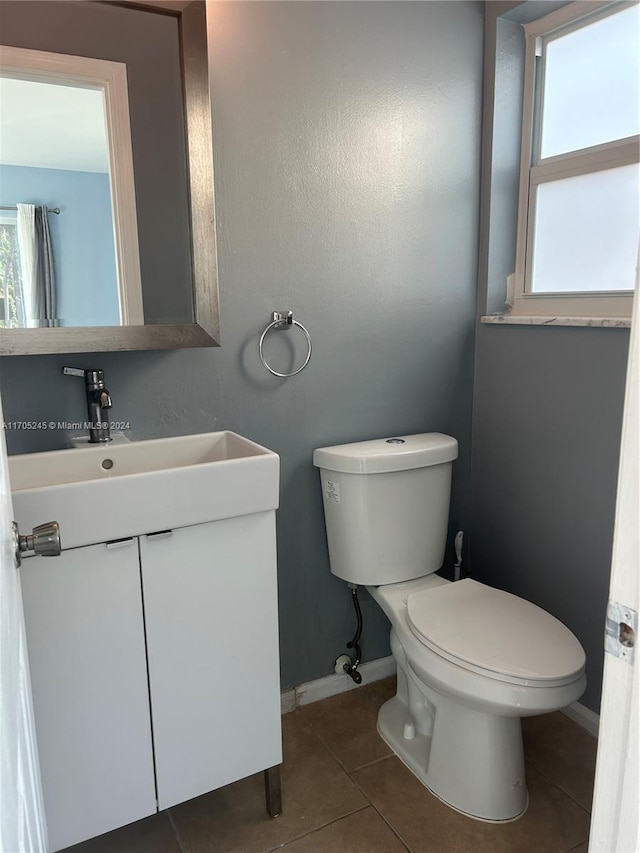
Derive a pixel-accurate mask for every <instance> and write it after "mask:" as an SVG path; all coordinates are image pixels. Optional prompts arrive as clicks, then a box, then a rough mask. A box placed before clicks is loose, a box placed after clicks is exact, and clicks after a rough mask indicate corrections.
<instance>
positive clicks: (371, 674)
mask: <svg viewBox="0 0 640 853" xmlns="http://www.w3.org/2000/svg"><path fill="white" fill-rule="evenodd" d="M358 671H359V672H360V674H361V675H362V684H371V682H373V681H380V679H381V678H387V677H388V676H390V675H395V674H396V662H395V660H394V658H393V656H392V655H389V657H386V658H378V660H372V661H369V662H368V663H363V664H362V666H359V667H358ZM358 686H361V685H357V684H355V683H354V682H353V681H352V680H351V679H350V678H349V676H348V675H337V674H334V675H326V676H324V678H316V679H315V681H307V682H305V683H304V684H300V685H299V686H298V687H294V688H293V689H292V690H287V691H286V692H285V693H282V694H281V695H280V703H281V708H282V713H283V714H288V713H289V711H293V710H294V708H297V707H298V706H300V705H310V704H311V703H312V702H319V701H320V700H321V699H328V698H329V696H337V695H338V694H339V693H346V692H347V690H354V689H355V688H356V687H358Z"/></svg>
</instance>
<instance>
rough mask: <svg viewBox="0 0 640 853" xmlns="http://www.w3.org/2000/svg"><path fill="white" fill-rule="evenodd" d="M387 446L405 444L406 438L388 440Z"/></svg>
mask: <svg viewBox="0 0 640 853" xmlns="http://www.w3.org/2000/svg"><path fill="white" fill-rule="evenodd" d="M386 443H387V444H404V443H405V441H404V438H388V439H387V441H386Z"/></svg>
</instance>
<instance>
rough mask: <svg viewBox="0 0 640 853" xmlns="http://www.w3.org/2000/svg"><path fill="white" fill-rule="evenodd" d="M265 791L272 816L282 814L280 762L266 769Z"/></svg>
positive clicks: (268, 809) (268, 808)
mask: <svg viewBox="0 0 640 853" xmlns="http://www.w3.org/2000/svg"><path fill="white" fill-rule="evenodd" d="M264 793H265V797H266V799H267V811H268V812H269V814H270V815H271V817H278V815H280V814H282V784H281V781H280V764H276V765H275V767H268V768H267V769H266V770H265V771H264Z"/></svg>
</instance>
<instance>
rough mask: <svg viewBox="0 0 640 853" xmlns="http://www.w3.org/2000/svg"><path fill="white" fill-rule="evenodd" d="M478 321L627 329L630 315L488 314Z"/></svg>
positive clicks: (512, 324)
mask: <svg viewBox="0 0 640 853" xmlns="http://www.w3.org/2000/svg"><path fill="white" fill-rule="evenodd" d="M480 322H481V323H485V324H487V325H494V326H592V327H598V328H601V329H629V328H631V318H630V317H540V316H526V315H523V314H488V315H485V316H484V317H480Z"/></svg>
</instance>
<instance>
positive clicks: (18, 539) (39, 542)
mask: <svg viewBox="0 0 640 853" xmlns="http://www.w3.org/2000/svg"><path fill="white" fill-rule="evenodd" d="M13 545H14V549H15V555H16V565H18V566H19V565H20V564H21V562H22V554H23V553H24V552H25V551H33V552H34V553H35V554H36V555H37V556H40V557H58V556H59V555H60V552H61V551H62V543H61V541H60V525H59V524H58V522H57V521H48V522H47V523H46V524H39V525H38V526H37V527H34V528H33V530H32V531H31V534H27V535H26V536H21V535H20V531H19V529H18V525H17V524H16V523H15V521H14V522H13Z"/></svg>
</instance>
